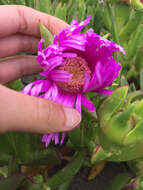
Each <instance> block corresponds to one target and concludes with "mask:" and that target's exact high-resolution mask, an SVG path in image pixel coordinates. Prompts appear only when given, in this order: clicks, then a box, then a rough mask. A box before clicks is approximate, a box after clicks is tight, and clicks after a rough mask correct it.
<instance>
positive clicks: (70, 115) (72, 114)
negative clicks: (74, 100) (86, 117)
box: [64, 107, 81, 128]
mask: <svg viewBox="0 0 143 190" xmlns="http://www.w3.org/2000/svg"><path fill="white" fill-rule="evenodd" d="M64 111H65V116H66V127H68V128H74V127H76V126H77V125H78V124H79V123H80V121H81V115H80V113H79V112H78V111H77V110H74V109H72V108H68V107H64Z"/></svg>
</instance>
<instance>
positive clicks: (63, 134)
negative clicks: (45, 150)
mask: <svg viewBox="0 0 143 190" xmlns="http://www.w3.org/2000/svg"><path fill="white" fill-rule="evenodd" d="M65 136H66V132H63V133H62V138H61V141H60V144H63V142H64V139H65Z"/></svg>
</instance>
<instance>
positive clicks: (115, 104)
mask: <svg viewBox="0 0 143 190" xmlns="http://www.w3.org/2000/svg"><path fill="white" fill-rule="evenodd" d="M127 92H128V86H123V87H120V88H118V89H116V90H115V91H114V92H113V93H112V94H111V95H110V96H109V97H107V98H106V99H105V101H104V102H103V103H102V104H101V106H100V108H99V110H98V116H99V120H100V125H101V128H102V129H104V128H106V125H107V122H108V121H109V120H110V119H111V116H112V115H113V114H114V113H116V112H117V111H118V109H119V108H120V107H121V106H122V105H123V103H124V100H125V98H126V96H127Z"/></svg>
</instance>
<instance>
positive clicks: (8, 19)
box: [0, 5, 68, 38]
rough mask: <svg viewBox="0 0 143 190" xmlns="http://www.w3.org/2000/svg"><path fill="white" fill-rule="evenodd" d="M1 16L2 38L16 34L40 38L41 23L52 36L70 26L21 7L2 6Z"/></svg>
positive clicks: (0, 35) (0, 31)
mask: <svg viewBox="0 0 143 190" xmlns="http://www.w3.org/2000/svg"><path fill="white" fill-rule="evenodd" d="M0 14H1V16H0V26H1V28H0V38H1V37H4V36H8V35H12V34H15V33H23V34H27V35H32V36H36V37H40V28H39V23H40V21H41V22H42V23H43V24H44V25H45V26H46V27H47V28H48V29H49V30H50V32H51V33H52V34H56V33H57V32H58V31H59V30H62V29H64V28H65V27H67V26H68V25H67V23H65V22H64V21H62V20H60V19H58V18H56V17H54V16H51V15H48V14H45V13H42V12H39V11H36V10H34V9H32V8H30V7H25V6H20V5H1V6H0Z"/></svg>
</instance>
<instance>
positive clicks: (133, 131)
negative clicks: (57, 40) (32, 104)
mask: <svg viewBox="0 0 143 190" xmlns="http://www.w3.org/2000/svg"><path fill="white" fill-rule="evenodd" d="M129 2H130V3H129ZM0 4H1V5H4V4H18V5H26V6H29V7H32V8H35V9H37V10H40V11H42V12H45V13H49V14H52V15H55V16H57V17H59V18H61V19H63V20H65V21H66V22H68V23H70V22H71V21H72V19H77V20H79V21H80V20H83V19H85V18H86V17H87V16H88V15H91V16H92V20H91V22H90V24H89V26H88V27H89V28H93V29H94V31H95V32H97V33H99V34H100V35H101V36H103V38H107V37H109V39H110V40H113V41H115V42H116V43H118V44H120V45H122V46H123V47H124V49H125V50H126V55H119V54H115V55H114V56H115V57H116V59H118V61H119V62H120V63H121V64H122V73H121V74H120V76H119V77H118V79H117V81H115V83H114V84H113V86H112V87H111V89H115V88H117V87H120V88H117V89H116V90H115V91H114V92H113V93H112V95H111V96H109V97H108V98H106V97H105V96H101V95H97V94H92V93H90V94H88V96H89V98H90V99H91V100H93V102H94V103H95V106H96V113H93V114H91V113H89V112H87V111H86V110H83V116H82V118H83V119H82V122H81V126H80V127H79V128H77V129H76V130H74V131H71V132H69V137H68V139H67V142H66V143H65V145H64V147H54V146H53V145H50V147H49V148H48V149H45V148H44V146H43V144H42V143H40V138H41V137H40V135H35V134H28V133H6V134H1V135H0V155H1V156H0V166H1V167H0V176H1V180H0V189H5V190H10V189H13V190H16V189H18V188H20V189H29V190H56V189H58V190H60V189H62V190H67V189H68V187H69V184H70V183H71V181H72V178H73V176H74V175H75V174H76V173H77V172H78V170H79V169H80V168H81V167H82V166H83V165H86V166H91V167H92V166H93V168H92V169H93V170H92V171H91V174H90V176H89V179H93V178H94V177H95V176H96V174H97V173H99V171H101V170H102V168H103V167H104V161H114V162H121V161H128V165H129V166H130V168H132V169H133V170H134V171H135V172H136V177H135V178H133V179H132V177H131V176H130V175H129V174H127V173H123V174H121V175H119V176H116V177H115V179H114V180H113V181H112V183H111V184H110V185H109V186H108V187H107V189H108V190H112V189H116V190H122V189H123V188H125V189H130V188H132V189H134V190H139V189H141V187H142V183H143V177H142V171H143V166H142V160H143V151H142V147H143V140H142V139H143V138H142V137H143V135H142V134H143V133H142V132H143V129H142V125H143V100H142V99H143V93H142V90H143V40H142V39H143V25H142V24H143V12H142V11H143V5H142V4H141V2H140V1H139V0H131V1H121V0H106V1H100V0H69V1H66V0H0ZM41 36H42V37H44V38H45V36H49V32H48V31H47V30H46V28H45V27H44V26H43V25H41ZM7 86H8V87H9V88H12V89H15V90H21V89H22V88H23V84H22V83H21V80H17V81H14V82H13V83H9V84H7ZM72 157H73V158H72ZM63 160H70V162H69V163H68V164H67V165H66V166H65V167H63V168H62V169H60V170H59V171H58V172H55V174H54V175H52V176H50V172H49V170H50V169H51V168H54V167H55V166H57V167H58V166H59V165H61V163H63ZM5 166H7V167H5ZM95 170H96V172H95ZM125 186H126V187H125Z"/></svg>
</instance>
